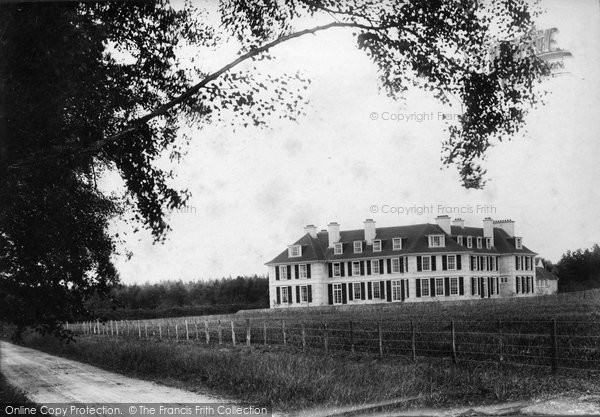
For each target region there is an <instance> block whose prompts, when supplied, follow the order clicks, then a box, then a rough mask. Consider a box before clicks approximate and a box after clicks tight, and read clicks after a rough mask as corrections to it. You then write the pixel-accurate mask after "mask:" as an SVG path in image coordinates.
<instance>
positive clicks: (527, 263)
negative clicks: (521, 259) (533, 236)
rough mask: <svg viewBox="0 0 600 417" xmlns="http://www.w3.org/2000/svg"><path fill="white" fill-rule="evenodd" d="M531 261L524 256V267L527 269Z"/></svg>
mask: <svg viewBox="0 0 600 417" xmlns="http://www.w3.org/2000/svg"><path fill="white" fill-rule="evenodd" d="M530 262H531V259H530V258H529V256H528V257H526V258H525V269H526V270H528V271H529V263H530Z"/></svg>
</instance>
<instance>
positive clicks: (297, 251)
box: [288, 245, 302, 258]
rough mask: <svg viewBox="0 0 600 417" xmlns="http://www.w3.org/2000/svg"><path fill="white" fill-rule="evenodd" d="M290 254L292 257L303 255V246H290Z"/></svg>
mask: <svg viewBox="0 0 600 417" xmlns="http://www.w3.org/2000/svg"><path fill="white" fill-rule="evenodd" d="M288 256H289V257H290V258H297V257H299V256H302V247H301V246H300V245H292V246H288Z"/></svg>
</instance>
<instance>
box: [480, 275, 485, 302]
mask: <svg viewBox="0 0 600 417" xmlns="http://www.w3.org/2000/svg"><path fill="white" fill-rule="evenodd" d="M484 279H485V278H484V277H479V296H480V297H481V298H485V294H484V293H483V280H484Z"/></svg>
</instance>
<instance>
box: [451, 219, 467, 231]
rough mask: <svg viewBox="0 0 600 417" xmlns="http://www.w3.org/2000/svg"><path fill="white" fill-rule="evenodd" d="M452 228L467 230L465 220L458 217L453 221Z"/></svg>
mask: <svg viewBox="0 0 600 417" xmlns="http://www.w3.org/2000/svg"><path fill="white" fill-rule="evenodd" d="M452 226H458V227H460V228H461V229H464V228H465V221H464V220H463V219H461V218H460V217H457V218H456V219H454V220H453V221H452Z"/></svg>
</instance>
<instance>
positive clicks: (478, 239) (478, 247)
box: [477, 237, 483, 249]
mask: <svg viewBox="0 0 600 417" xmlns="http://www.w3.org/2000/svg"><path fill="white" fill-rule="evenodd" d="M482 240H483V239H482V238H480V237H478V238H477V249H481V245H482Z"/></svg>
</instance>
